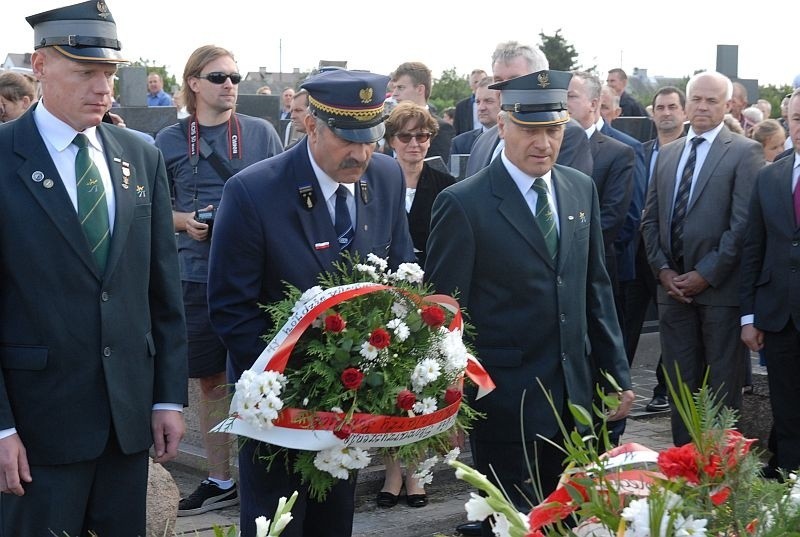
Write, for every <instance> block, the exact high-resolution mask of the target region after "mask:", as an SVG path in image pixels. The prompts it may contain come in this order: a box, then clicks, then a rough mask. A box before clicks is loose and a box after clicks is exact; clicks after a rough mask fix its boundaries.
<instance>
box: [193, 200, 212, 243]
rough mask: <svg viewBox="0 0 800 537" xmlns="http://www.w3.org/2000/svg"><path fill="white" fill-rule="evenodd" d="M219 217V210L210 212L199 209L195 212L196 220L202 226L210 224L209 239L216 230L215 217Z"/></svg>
mask: <svg viewBox="0 0 800 537" xmlns="http://www.w3.org/2000/svg"><path fill="white" fill-rule="evenodd" d="M216 216H217V208H216V207H214V208H213V209H210V210H204V209H197V210H196V211H195V212H194V219H195V220H197V221H198V222H200V223H201V224H208V237H209V238H211V230H212V229H213V228H214V217H216Z"/></svg>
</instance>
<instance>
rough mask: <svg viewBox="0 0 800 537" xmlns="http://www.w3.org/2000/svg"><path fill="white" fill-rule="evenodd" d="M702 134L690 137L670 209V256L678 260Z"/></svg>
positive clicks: (681, 249) (702, 140) (681, 248)
mask: <svg viewBox="0 0 800 537" xmlns="http://www.w3.org/2000/svg"><path fill="white" fill-rule="evenodd" d="M705 140H706V139H705V138H703V137H702V136H695V137H694V138H692V141H691V143H692V148H691V150H690V151H689V158H688V159H687V160H686V166H684V167H683V172H682V173H681V182H680V184H679V185H678V193H677V194H676V195H675V205H674V207H673V209H672V226H671V230H670V231H671V234H670V240H671V244H672V258H673V259H674V260H675V261H679V260H680V259H681V258H682V257H683V222H684V217H685V216H686V209H687V208H688V207H689V193H690V192H691V190H692V177H694V165H695V162H696V161H697V146H699V145H700V144H701V143H703V142H705Z"/></svg>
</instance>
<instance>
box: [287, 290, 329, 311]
mask: <svg viewBox="0 0 800 537" xmlns="http://www.w3.org/2000/svg"><path fill="white" fill-rule="evenodd" d="M322 291H323V289H322V287H320V286H319V285H315V286H314V287H311V288H310V289H306V291H305V292H303V294H302V295H300V298H298V299H297V302H295V303H294V306H292V313H296V312H298V311H299V310H301V309H302V308H303V307H304V306H305V304H306V302H308V301H309V300H311V299H312V298H314V297H315V296H317V295H318V294H320V293H321V292H322Z"/></svg>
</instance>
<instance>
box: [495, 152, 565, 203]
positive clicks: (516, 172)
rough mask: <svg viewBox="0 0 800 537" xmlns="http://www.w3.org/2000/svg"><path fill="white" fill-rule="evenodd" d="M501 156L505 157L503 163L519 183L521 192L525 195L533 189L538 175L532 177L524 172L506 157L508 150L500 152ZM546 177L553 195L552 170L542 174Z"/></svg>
mask: <svg viewBox="0 0 800 537" xmlns="http://www.w3.org/2000/svg"><path fill="white" fill-rule="evenodd" d="M500 158H502V159H503V165H504V166H505V167H506V171H508V175H510V176H511V179H513V180H514V183H515V184H516V185H517V188H518V189H519V191H520V193H521V194H522V196H523V197H524V196H525V194H526V193H527V192H528V191H529V190H530V189H531V187H532V186H533V182H534V181H535V180H536V177H531V176H530V175H528V174H527V173H525V172H523V171H522V170H520V169H519V168H517V166H516V165H515V164H514V163H513V162H511V161H510V160H508V158H507V157H506V152H505V151H503V152H502V153H500ZM541 177H542V179H544V182H545V183H547V189H548V190H549V191H550V195H551V196H552V195H553V181H552V170H550V171H548V172H547V173H546V174H544V175H542V176H541Z"/></svg>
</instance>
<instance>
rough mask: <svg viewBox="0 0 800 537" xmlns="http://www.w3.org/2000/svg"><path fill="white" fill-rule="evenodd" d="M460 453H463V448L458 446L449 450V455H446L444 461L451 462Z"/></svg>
mask: <svg viewBox="0 0 800 537" xmlns="http://www.w3.org/2000/svg"><path fill="white" fill-rule="evenodd" d="M459 455H461V448H459V447H457V446H456V447H454V448H453V449H451V450H450V451H448V452H447V455H445V456H444V462H446V463H448V464H449V463H451V462H453V461H454V460H456V459H457V458H458V456H459Z"/></svg>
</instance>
